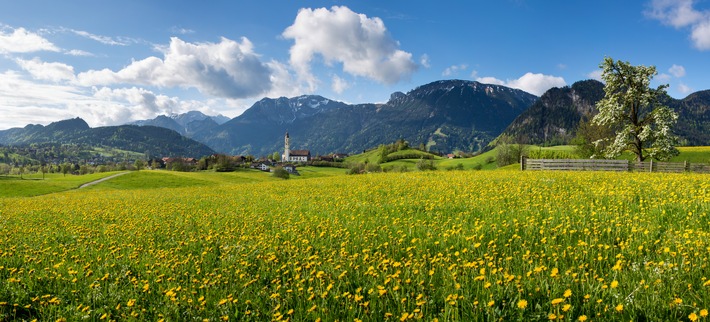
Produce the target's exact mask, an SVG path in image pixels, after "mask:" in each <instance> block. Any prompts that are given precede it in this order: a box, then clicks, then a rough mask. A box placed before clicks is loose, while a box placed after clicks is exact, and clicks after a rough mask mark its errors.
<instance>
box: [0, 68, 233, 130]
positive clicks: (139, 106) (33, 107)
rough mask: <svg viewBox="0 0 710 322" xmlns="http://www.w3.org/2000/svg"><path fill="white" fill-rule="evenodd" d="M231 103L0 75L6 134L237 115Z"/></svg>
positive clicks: (0, 103)
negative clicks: (78, 123)
mask: <svg viewBox="0 0 710 322" xmlns="http://www.w3.org/2000/svg"><path fill="white" fill-rule="evenodd" d="M210 105H212V106H225V105H229V104H228V102H227V101H226V100H221V99H218V100H207V101H206V102H200V101H193V100H188V101H184V100H180V99H179V98H176V97H168V96H166V95H162V94H156V93H154V92H152V91H149V90H146V89H142V88H136V87H131V88H118V89H112V88H108V87H101V88H93V89H87V88H83V87H79V86H76V85H62V84H48V83H41V82H36V81H32V80H28V79H26V78H25V77H23V76H22V75H21V74H20V73H17V72H13V71H7V72H4V73H0V114H1V115H3V117H2V118H0V129H4V128H10V127H23V126H25V125H27V124H34V123H40V124H48V123H50V122H55V121H58V120H63V119H68V118H74V117H77V116H78V117H81V118H83V119H84V120H86V121H87V123H89V125H91V126H105V125H119V124H125V123H127V122H131V121H135V120H142V119H149V118H154V117H156V116H158V115H164V114H170V113H184V112H187V111H192V110H199V111H202V112H204V113H206V114H210V115H216V114H218V113H225V114H234V113H231V112H232V111H231V110H229V109H225V110H221V111H217V110H214V109H213V108H211V107H210Z"/></svg>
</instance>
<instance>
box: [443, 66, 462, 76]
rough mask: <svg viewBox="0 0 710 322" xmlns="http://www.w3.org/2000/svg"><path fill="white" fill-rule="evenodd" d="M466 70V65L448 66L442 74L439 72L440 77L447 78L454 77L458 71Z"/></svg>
mask: <svg viewBox="0 0 710 322" xmlns="http://www.w3.org/2000/svg"><path fill="white" fill-rule="evenodd" d="M466 69H468V65H466V64H460V65H453V66H449V67H446V69H444V71H443V72H441V76H444V77H449V76H451V75H456V74H458V72H459V71H464V70H466Z"/></svg>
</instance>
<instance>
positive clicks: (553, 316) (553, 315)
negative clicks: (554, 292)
mask: <svg viewBox="0 0 710 322" xmlns="http://www.w3.org/2000/svg"><path fill="white" fill-rule="evenodd" d="M547 318H548V319H550V320H556V319H557V315H555V313H550V315H548V316H547Z"/></svg>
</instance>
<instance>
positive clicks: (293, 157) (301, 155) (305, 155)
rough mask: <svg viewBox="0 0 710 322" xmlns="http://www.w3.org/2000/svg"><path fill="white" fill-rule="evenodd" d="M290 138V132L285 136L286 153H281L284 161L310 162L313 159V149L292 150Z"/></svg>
mask: <svg viewBox="0 0 710 322" xmlns="http://www.w3.org/2000/svg"><path fill="white" fill-rule="evenodd" d="M289 141H290V138H289V136H288V132H286V136H285V137H284V154H283V155H281V161H283V162H308V161H310V160H311V151H309V150H291V146H290V142H289Z"/></svg>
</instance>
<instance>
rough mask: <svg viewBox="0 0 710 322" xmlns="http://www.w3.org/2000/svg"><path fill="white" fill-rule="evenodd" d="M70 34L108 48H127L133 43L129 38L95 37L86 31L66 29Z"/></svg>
mask: <svg viewBox="0 0 710 322" xmlns="http://www.w3.org/2000/svg"><path fill="white" fill-rule="evenodd" d="M67 30H68V31H70V32H73V33H74V34H76V35H79V36H82V37H85V38H88V39H91V40H95V41H98V42H100V43H102V44H104V45H110V46H128V45H129V44H130V43H132V42H135V40H133V39H130V38H116V39H114V38H112V37H109V36H101V35H95V34H92V33H90V32H87V31H83V30H75V29H67Z"/></svg>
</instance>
